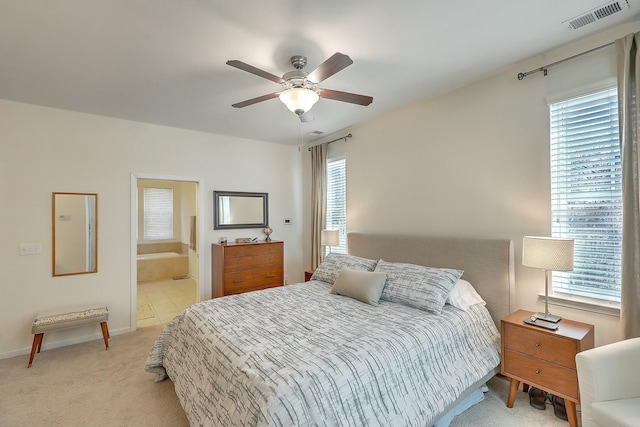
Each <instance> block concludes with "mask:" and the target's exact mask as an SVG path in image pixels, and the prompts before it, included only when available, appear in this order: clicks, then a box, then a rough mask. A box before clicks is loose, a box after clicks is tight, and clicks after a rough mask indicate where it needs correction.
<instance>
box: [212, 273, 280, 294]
mask: <svg viewBox="0 0 640 427" xmlns="http://www.w3.org/2000/svg"><path fill="white" fill-rule="evenodd" d="M282 284H283V283H282V267H274V268H266V269H262V270H248V271H240V272H236V273H227V274H225V275H224V293H225V295H228V294H234V293H240V292H246V291H247V290H255V289H262V288H265V287H271V286H269V285H273V286H281V285H282Z"/></svg>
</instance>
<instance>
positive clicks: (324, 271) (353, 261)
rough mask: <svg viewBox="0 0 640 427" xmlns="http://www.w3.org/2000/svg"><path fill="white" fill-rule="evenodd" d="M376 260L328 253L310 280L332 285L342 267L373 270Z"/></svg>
mask: <svg viewBox="0 0 640 427" xmlns="http://www.w3.org/2000/svg"><path fill="white" fill-rule="evenodd" d="M377 263H378V261H376V260H373V259H367V258H360V257H357V256H353V255H346V254H336V253H330V254H329V255H327V256H326V258H325V259H324V261H322V264H320V265H319V266H318V268H316V271H314V272H313V276H311V280H320V281H321V282H326V283H328V284H330V285H333V284H334V283H335V281H336V277H338V273H339V272H340V270H342V269H343V268H348V269H350V270H361V271H373V270H374V269H375V268H376V264H377Z"/></svg>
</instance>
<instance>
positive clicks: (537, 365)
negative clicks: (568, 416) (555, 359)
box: [503, 350, 578, 400]
mask: <svg viewBox="0 0 640 427" xmlns="http://www.w3.org/2000/svg"><path fill="white" fill-rule="evenodd" d="M504 365H505V366H504V367H503V369H504V372H505V373H507V374H511V375H514V376H516V377H519V378H520V379H521V380H522V381H524V382H525V383H527V384H532V385H538V386H543V387H544V389H545V390H548V391H550V392H551V393H553V392H557V394H563V395H566V396H568V397H572V398H574V399H576V400H577V399H578V375H577V373H576V371H575V370H574V369H571V368H567V367H565V366H561V365H557V364H555V363H551V362H548V361H546V360H542V359H538V358H537V357H532V356H528V355H526V354H522V353H519V352H517V351H513V350H506V351H505V355H504Z"/></svg>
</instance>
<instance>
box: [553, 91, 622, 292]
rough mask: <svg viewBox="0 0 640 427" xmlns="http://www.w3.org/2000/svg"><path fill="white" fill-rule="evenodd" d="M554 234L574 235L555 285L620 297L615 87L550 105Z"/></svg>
mask: <svg viewBox="0 0 640 427" xmlns="http://www.w3.org/2000/svg"><path fill="white" fill-rule="evenodd" d="M550 114H551V215H552V220H553V223H552V226H551V230H552V235H553V236H554V237H565V238H572V239H574V240H575V250H574V252H575V255H574V269H573V271H568V272H553V289H554V291H556V292H565V293H570V294H574V295H581V296H587V297H591V298H597V299H601V300H607V301H620V281H621V269H622V267H621V254H622V246H621V245H622V171H621V160H620V144H619V135H618V98H617V88H615V87H613V88H610V89H607V90H603V91H599V92H596V93H590V94H588V95H584V96H580V97H576V98H572V99H568V100H566V101H562V102H558V103H555V104H551V106H550Z"/></svg>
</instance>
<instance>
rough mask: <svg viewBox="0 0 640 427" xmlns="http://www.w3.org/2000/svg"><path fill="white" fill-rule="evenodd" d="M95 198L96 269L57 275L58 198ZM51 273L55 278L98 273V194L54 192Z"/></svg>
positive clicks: (52, 196)
mask: <svg viewBox="0 0 640 427" xmlns="http://www.w3.org/2000/svg"><path fill="white" fill-rule="evenodd" d="M57 195H63V196H64V195H66V196H94V197H95V207H94V208H95V224H94V233H93V234H94V254H95V263H94V269H93V270H91V271H74V272H71V273H56V196H57ZM51 231H52V234H51V246H52V250H51V272H52V276H53V277H59V276H73V275H77V274H90V273H97V272H98V194H97V193H65V192H54V193H51Z"/></svg>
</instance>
